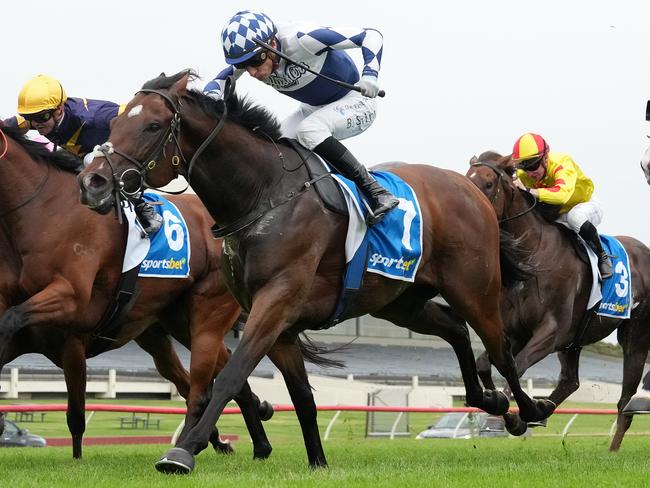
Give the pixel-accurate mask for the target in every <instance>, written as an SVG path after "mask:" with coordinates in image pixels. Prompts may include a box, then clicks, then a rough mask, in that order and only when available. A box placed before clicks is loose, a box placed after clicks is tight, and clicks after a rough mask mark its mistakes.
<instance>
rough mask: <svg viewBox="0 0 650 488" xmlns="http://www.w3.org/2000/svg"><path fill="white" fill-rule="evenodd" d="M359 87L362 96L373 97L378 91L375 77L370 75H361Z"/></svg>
mask: <svg viewBox="0 0 650 488" xmlns="http://www.w3.org/2000/svg"><path fill="white" fill-rule="evenodd" d="M359 88H361V94H362V95H363V96H364V97H368V98H375V97H376V96H377V93H379V83H378V82H377V77H376V76H372V75H363V76H362V77H361V81H360V82H359Z"/></svg>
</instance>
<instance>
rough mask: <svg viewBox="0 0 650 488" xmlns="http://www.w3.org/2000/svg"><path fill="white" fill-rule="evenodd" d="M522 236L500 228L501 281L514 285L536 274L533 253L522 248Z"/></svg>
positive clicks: (503, 283) (506, 284) (507, 284)
mask: <svg viewBox="0 0 650 488" xmlns="http://www.w3.org/2000/svg"><path fill="white" fill-rule="evenodd" d="M521 240H522V238H519V239H516V238H515V237H513V235H512V234H511V233H510V232H508V231H507V230H503V229H499V257H500V261H501V283H502V285H503V286H506V287H508V286H512V285H514V284H515V283H518V282H521V281H526V280H529V279H530V278H532V277H533V276H535V272H536V271H537V270H536V268H535V265H534V264H533V263H532V260H531V254H530V253H529V252H528V251H526V250H525V249H523V248H522V246H521Z"/></svg>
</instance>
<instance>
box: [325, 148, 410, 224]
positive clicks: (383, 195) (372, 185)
mask: <svg viewBox="0 0 650 488" xmlns="http://www.w3.org/2000/svg"><path fill="white" fill-rule="evenodd" d="M314 152H315V153H316V154H318V155H319V156H322V157H323V158H325V159H326V160H327V161H328V162H329V163H330V164H331V165H332V166H334V168H336V169H337V170H338V171H340V172H341V174H342V175H343V176H345V177H346V178H350V179H351V180H352V181H354V182H355V184H356V185H357V186H358V187H359V189H360V190H361V192H362V193H363V194H364V195H365V197H366V198H367V199H368V204H369V205H370V212H369V213H368V216H367V217H366V224H368V227H372V226H373V225H375V224H378V223H379V222H380V221H381V220H382V219H383V218H384V216H385V215H386V213H388V212H389V211H390V210H392V209H393V208H395V207H396V206H397V204H398V203H399V201H398V200H397V198H395V197H394V196H393V195H392V194H391V193H390V192H389V191H388V190H386V189H385V188H384V187H382V186H381V185H380V184H379V183H377V181H376V180H375V179H374V178H373V177H372V176H371V175H370V173H368V170H367V169H366V167H365V166H364V165H363V164H361V163H360V162H359V161H357V159H356V158H355V157H354V156H353V155H352V153H350V151H348V150H347V149H346V147H345V146H344V145H343V144H341V143H340V142H339V141H337V140H336V139H334V137H332V136H330V137H328V138H327V139H325V140H324V141H323V142H321V143H320V144H319V145H318V146H316V147H315V148H314Z"/></svg>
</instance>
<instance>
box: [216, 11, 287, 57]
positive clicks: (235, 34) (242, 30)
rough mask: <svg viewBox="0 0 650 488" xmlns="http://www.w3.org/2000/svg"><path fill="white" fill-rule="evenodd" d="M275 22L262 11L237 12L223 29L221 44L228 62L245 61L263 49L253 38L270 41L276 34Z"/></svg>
mask: <svg viewBox="0 0 650 488" xmlns="http://www.w3.org/2000/svg"><path fill="white" fill-rule="evenodd" d="M275 32H276V30H275V24H273V21H272V20H271V19H269V18H268V17H267V16H266V14H263V13H262V12H253V11H251V10H243V11H242V12H237V13H236V14H235V15H234V16H233V17H232V18H231V19H230V20H229V21H228V22H227V23H226V25H225V26H224V28H223V31H221V44H222V45H223V53H224V56H225V57H226V62H227V63H228V64H237V63H243V62H244V61H246V60H248V59H250V58H252V57H253V56H254V55H255V53H256V52H257V51H259V50H260V49H262V48H261V47H260V46H259V45H258V44H255V42H254V41H253V39H258V40H260V41H263V42H269V41H270V40H271V38H272V37H273V36H274V35H275Z"/></svg>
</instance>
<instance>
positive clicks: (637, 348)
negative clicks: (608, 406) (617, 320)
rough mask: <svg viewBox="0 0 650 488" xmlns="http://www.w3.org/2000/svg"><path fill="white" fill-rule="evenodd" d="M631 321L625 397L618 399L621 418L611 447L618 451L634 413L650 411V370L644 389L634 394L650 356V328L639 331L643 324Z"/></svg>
mask: <svg viewBox="0 0 650 488" xmlns="http://www.w3.org/2000/svg"><path fill="white" fill-rule="evenodd" d="M633 325H636V323H634V324H629V326H628V327H627V328H626V330H625V334H624V336H623V341H622V344H623V352H624V356H623V384H622V389H621V398H620V399H619V401H618V405H617V408H618V417H617V419H616V432H615V433H614V437H613V438H612V443H611V445H610V446H609V450H610V451H612V452H616V451H618V450H619V449H620V447H621V443H622V442H623V437H624V436H625V433H626V432H627V430H628V429H629V428H630V425H632V420H633V419H634V415H635V414H637V413H643V414H647V413H650V373H648V374H646V375H645V377H644V378H643V384H642V386H641V389H640V390H639V391H638V392H637V393H636V394H635V395H634V396H632V395H633V393H634V391H635V390H636V389H637V386H638V385H639V382H640V381H641V375H642V374H643V367H644V366H645V361H646V358H647V356H648V346H649V345H650V333H649V332H646V330H645V329H644V330H642V331H640V332H639V329H640V328H641V327H643V325H645V324H643V325H640V326H639V327H635V326H633Z"/></svg>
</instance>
